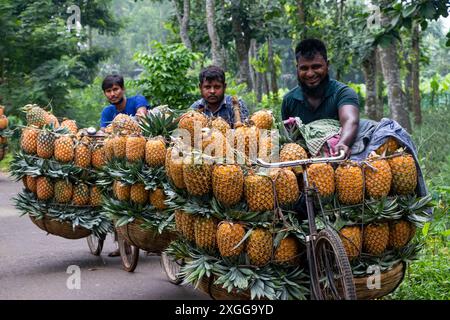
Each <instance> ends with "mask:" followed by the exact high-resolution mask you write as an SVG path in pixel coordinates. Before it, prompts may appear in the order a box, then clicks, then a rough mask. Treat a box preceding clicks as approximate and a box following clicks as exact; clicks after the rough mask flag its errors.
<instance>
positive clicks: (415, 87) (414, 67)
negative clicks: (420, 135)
mask: <svg viewBox="0 0 450 320" xmlns="http://www.w3.org/2000/svg"><path fill="white" fill-rule="evenodd" d="M412 28H413V29H412V51H411V80H412V81H411V91H412V92H411V93H412V94H411V96H412V99H411V102H412V105H411V108H412V110H413V112H414V123H415V124H421V123H422V112H421V108H420V100H421V98H420V90H419V70H420V65H419V59H420V48H419V41H420V31H419V24H418V23H417V22H416V21H415V22H413V27H412Z"/></svg>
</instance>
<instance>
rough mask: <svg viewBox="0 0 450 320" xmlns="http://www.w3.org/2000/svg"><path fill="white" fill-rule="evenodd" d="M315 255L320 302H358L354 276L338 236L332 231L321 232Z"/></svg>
mask: <svg viewBox="0 0 450 320" xmlns="http://www.w3.org/2000/svg"><path fill="white" fill-rule="evenodd" d="M314 249H315V253H316V260H317V275H318V285H319V288H317V289H318V290H317V291H316V292H319V294H320V295H321V297H316V298H317V299H320V300H356V290H355V285H354V283H353V274H352V269H351V267H350V262H349V261H348V258H347V254H346V253H345V249H344V246H343V245H342V242H341V239H340V238H339V236H338V234H337V233H336V232H335V231H334V230H332V229H323V230H321V231H320V232H319V234H318V236H317V239H316V244H315V248H314Z"/></svg>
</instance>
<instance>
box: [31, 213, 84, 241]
mask: <svg viewBox="0 0 450 320" xmlns="http://www.w3.org/2000/svg"><path fill="white" fill-rule="evenodd" d="M29 217H30V219H31V221H33V223H34V224H35V225H37V226H38V227H39V228H40V229H42V230H44V231H46V232H48V233H50V234H53V235H55V236H60V237H63V238H66V239H81V238H85V237H87V236H89V235H90V234H91V231H90V230H88V229H85V228H83V227H79V226H76V227H75V229H74V228H73V227H72V223H70V222H67V221H64V222H62V221H58V220H53V219H50V218H48V217H47V216H44V218H42V219H36V218H35V217H33V216H31V215H29Z"/></svg>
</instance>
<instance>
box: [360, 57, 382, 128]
mask: <svg viewBox="0 0 450 320" xmlns="http://www.w3.org/2000/svg"><path fill="white" fill-rule="evenodd" d="M362 66H363V73H364V78H365V83H366V105H365V106H364V111H365V113H366V115H367V117H369V119H372V120H375V121H379V120H380V119H381V118H382V117H383V109H381V108H379V107H380V104H379V102H378V96H377V66H376V57H375V50H373V51H372V53H371V55H370V56H369V57H367V59H365V60H364V61H363V64H362Z"/></svg>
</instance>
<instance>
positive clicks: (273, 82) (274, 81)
mask: <svg viewBox="0 0 450 320" xmlns="http://www.w3.org/2000/svg"><path fill="white" fill-rule="evenodd" d="M267 58H268V64H269V73H270V87H271V89H272V94H273V98H274V99H278V84H277V70H276V67H275V61H274V55H273V46H272V37H271V36H270V35H269V36H268V37H267Z"/></svg>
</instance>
